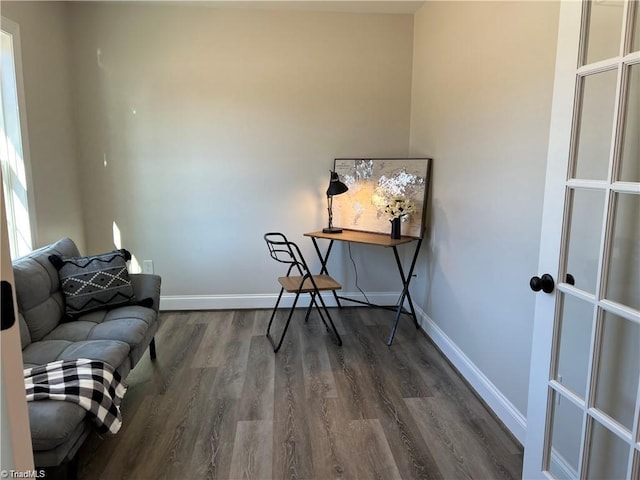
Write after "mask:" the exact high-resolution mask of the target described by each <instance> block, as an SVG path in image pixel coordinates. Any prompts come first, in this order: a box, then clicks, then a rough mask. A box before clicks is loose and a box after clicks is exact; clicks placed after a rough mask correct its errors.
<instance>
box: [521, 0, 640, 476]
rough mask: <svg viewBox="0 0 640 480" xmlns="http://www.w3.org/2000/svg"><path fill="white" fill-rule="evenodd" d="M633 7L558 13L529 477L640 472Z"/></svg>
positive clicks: (638, 72)
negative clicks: (546, 291) (550, 280)
mask: <svg viewBox="0 0 640 480" xmlns="http://www.w3.org/2000/svg"><path fill="white" fill-rule="evenodd" d="M638 3H639V2H638V1H629V0H625V1H618V0H593V1H588V2H587V1H585V2H576V1H563V2H562V5H561V9H560V24H559V34H558V50H557V59H556V77H555V83H554V97H553V108H552V118H551V132H550V139H549V154H548V166H547V178H546V190H545V205H544V213H543V226H542V237H541V238H542V240H541V249H540V261H539V269H540V271H539V272H538V274H537V275H536V276H538V277H539V278H537V279H534V280H533V281H532V286H533V287H536V289H537V288H540V287H547V288H544V289H543V290H541V291H540V292H539V293H538V294H537V298H536V314H535V322H534V332H533V349H532V366H531V373H530V386H529V403H528V411H527V440H526V445H525V460H524V472H523V473H524V475H523V476H524V478H527V479H529V478H562V479H564V478H584V479H606V480H617V479H632V480H637V479H639V478H640V432H639V423H640V420H639V412H640V126H639V124H640V31H639V27H640V22H639V21H638V16H639V15H640V6H639V4H638ZM543 274H549V275H548V276H545V277H544V280H545V281H543V280H541V279H542V278H543V277H542V275H543ZM550 277H552V278H553V279H554V280H555V282H554V283H555V285H554V286H553V287H551V285H550V282H549V278H550ZM544 290H550V292H549V293H544Z"/></svg>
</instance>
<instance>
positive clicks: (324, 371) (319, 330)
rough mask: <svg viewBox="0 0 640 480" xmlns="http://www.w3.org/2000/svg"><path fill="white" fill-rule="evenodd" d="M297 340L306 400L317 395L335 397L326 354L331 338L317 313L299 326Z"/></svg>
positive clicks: (333, 380) (331, 372)
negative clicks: (300, 353) (298, 340)
mask: <svg viewBox="0 0 640 480" xmlns="http://www.w3.org/2000/svg"><path fill="white" fill-rule="evenodd" d="M299 338H300V347H301V350H302V352H303V354H302V372H303V375H304V381H305V392H306V394H307V398H310V397H315V396H318V395H320V396H323V397H327V398H335V397H337V393H336V383H335V379H334V377H333V371H332V368H331V363H330V362H329V356H328V354H327V343H329V344H331V345H330V346H329V348H332V347H333V337H332V336H331V335H330V334H329V333H328V332H327V329H326V328H325V326H324V324H323V323H322V321H321V320H320V317H319V316H318V313H317V312H314V314H312V315H311V317H310V318H309V320H308V322H306V323H304V324H302V325H300V335H299Z"/></svg>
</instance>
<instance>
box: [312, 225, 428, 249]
mask: <svg viewBox="0 0 640 480" xmlns="http://www.w3.org/2000/svg"><path fill="white" fill-rule="evenodd" d="M304 235H305V237H313V238H325V239H327V240H337V241H339V242H353V243H365V244H367V245H379V246H381V247H394V246H396V245H402V244H405V243H411V242H414V241H416V240H418V238H416V237H402V238H399V239H397V240H395V239H393V238H391V236H390V235H389V234H388V233H371V232H360V231H358V230H347V229H344V230H342V233H324V232H323V231H322V230H320V231H319V232H310V233H305V234H304Z"/></svg>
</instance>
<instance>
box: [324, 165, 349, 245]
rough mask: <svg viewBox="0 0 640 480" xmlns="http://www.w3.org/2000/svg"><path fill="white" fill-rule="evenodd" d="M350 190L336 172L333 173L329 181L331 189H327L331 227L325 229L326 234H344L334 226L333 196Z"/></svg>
mask: <svg viewBox="0 0 640 480" xmlns="http://www.w3.org/2000/svg"><path fill="white" fill-rule="evenodd" d="M347 190H349V187H347V186H346V185H345V184H344V183H342V182H341V181H340V179H339V178H338V174H337V173H336V172H331V180H330V181H329V188H327V210H328V211H329V226H328V227H327V228H323V229H322V231H323V232H324V233H342V229H341V228H335V227H334V226H333V196H334V195H340V194H341V193H344V192H346V191H347Z"/></svg>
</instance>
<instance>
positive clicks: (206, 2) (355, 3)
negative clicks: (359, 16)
mask: <svg viewBox="0 0 640 480" xmlns="http://www.w3.org/2000/svg"><path fill="white" fill-rule="evenodd" d="M141 1H143V2H146V3H155V4H167V5H182V6H199V7H212V8H240V9H262V10H301V11H322V12H347V13H399V14H413V13H415V12H416V11H418V9H419V8H420V7H421V6H422V5H423V4H424V3H425V2H424V1H422V0H397V1H393V0H373V1H372V0H325V1H321V0H281V1H273V0H250V1H249V0H219V1H218V0H184V1H180V0H168V1H162V0H141Z"/></svg>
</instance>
